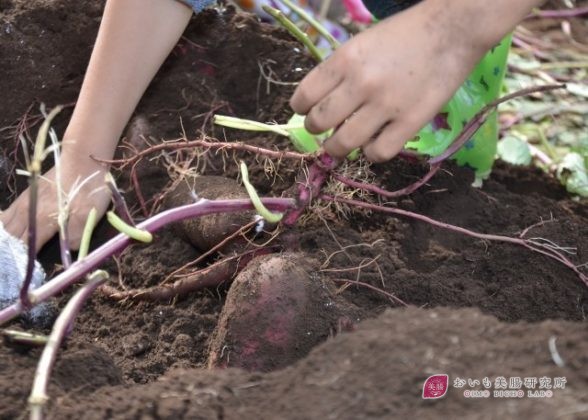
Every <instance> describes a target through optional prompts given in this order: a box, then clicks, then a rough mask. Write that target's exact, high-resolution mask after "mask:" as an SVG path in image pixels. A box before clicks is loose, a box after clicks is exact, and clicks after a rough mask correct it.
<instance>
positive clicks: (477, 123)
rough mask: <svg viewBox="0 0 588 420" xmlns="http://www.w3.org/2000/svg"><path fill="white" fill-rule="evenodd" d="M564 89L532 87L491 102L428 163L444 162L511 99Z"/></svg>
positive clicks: (551, 86) (559, 85) (559, 87)
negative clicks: (498, 108)
mask: <svg viewBox="0 0 588 420" xmlns="http://www.w3.org/2000/svg"><path fill="white" fill-rule="evenodd" d="M563 87H565V85H562V84H557V85H544V86H534V87H530V88H527V89H522V90H519V91H517V92H514V93H511V94H509V95H505V96H503V97H501V98H498V99H497V100H495V101H493V102H491V103H490V104H488V105H486V106H485V107H484V108H482V109H481V110H480V111H479V112H478V113H477V114H476V115H475V116H474V118H472V119H471V120H470V121H469V122H468V123H467V124H466V125H465V127H464V128H463V130H462V132H461V133H460V134H459V136H457V138H456V139H455V140H454V141H453V143H451V144H450V145H449V147H448V148H447V149H446V150H445V151H444V152H443V153H441V154H440V155H439V156H435V157H434V158H432V159H431V160H429V163H430V164H431V165H435V164H437V163H441V162H443V161H444V160H446V159H448V158H450V157H451V156H453V155H454V154H455V153H457V151H458V150H459V149H461V147H462V146H463V145H464V144H465V143H467V142H468V140H470V138H471V137H472V136H473V135H474V133H475V132H476V131H477V130H478V129H479V128H480V127H481V126H482V124H484V122H486V120H487V119H488V117H489V116H490V114H491V113H492V112H494V109H495V108H496V107H497V106H498V105H500V104H502V103H503V102H506V101H510V100H511V99H515V98H519V97H521V96H526V95H530V94H532V93H538V92H546V91H550V90H554V89H561V88H563Z"/></svg>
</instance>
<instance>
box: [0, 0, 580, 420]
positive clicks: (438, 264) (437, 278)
mask: <svg viewBox="0 0 588 420" xmlns="http://www.w3.org/2000/svg"><path fill="white" fill-rule="evenodd" d="M103 5H104V2H103V1H94V2H91V1H89V0H78V1H73V0H36V1H32V2H31V1H24V0H0V68H2V69H3V76H4V77H2V78H1V79H0V92H2V93H3V95H2V99H0V127H6V128H0V130H1V131H0V137H1V139H0V141H1V146H0V147H1V149H0V150H2V151H3V153H4V156H5V157H4V158H3V159H2V161H1V163H2V164H1V165H0V169H1V171H0V176H2V180H1V181H2V182H0V199H1V204H2V205H3V206H6V205H8V203H9V202H10V201H11V200H12V199H14V193H15V192H17V191H20V190H22V188H23V187H24V185H23V182H22V181H18V182H17V181H16V180H15V178H14V177H13V173H14V165H21V164H22V161H21V156H19V154H18V153H15V150H17V149H16V145H17V143H16V139H17V135H18V134H20V133H25V134H27V133H28V134H29V135H32V134H33V133H35V129H36V126H37V125H38V122H39V111H38V109H39V108H38V107H39V103H40V102H42V103H45V104H46V105H47V106H48V107H52V106H54V105H57V104H72V103H73V102H75V100H76V94H77V92H78V91H79V87H80V85H81V82H82V77H83V74H84V71H85V66H86V64H87V61H88V58H89V55H90V52H91V48H92V44H93V40H94V38H95V35H96V31H97V28H98V25H99V21H100V16H101V11H102V8H103ZM311 67H312V61H311V60H310V59H309V58H308V57H307V56H306V55H305V54H304V53H303V52H302V48H300V46H299V45H298V44H297V43H296V42H294V41H293V40H292V39H291V38H290V36H289V35H288V34H287V33H285V32H284V31H282V30H279V29H275V28H273V27H271V26H269V25H266V24H261V23H258V22H257V20H256V19H255V18H253V17H252V16H249V15H244V14H235V12H234V11H233V10H232V9H231V8H228V9H227V10H225V11H223V12H216V11H208V12H205V13H202V14H200V15H199V16H198V17H195V18H194V19H193V21H192V22H191V24H190V26H189V28H188V30H187V31H186V33H185V37H184V38H183V39H182V41H180V43H179V44H178V46H177V47H176V48H175V49H174V51H173V52H172V54H171V55H170V57H169V59H168V60H167V61H166V63H165V65H164V66H163V67H162V69H161V71H160V72H159V74H158V75H157V77H156V79H155V81H154V82H153V83H152V85H151V86H150V88H149V90H148V92H147V93H146V95H145V96H144V98H143V100H142V101H141V103H140V105H139V107H138V109H137V112H136V119H135V122H134V123H132V124H131V125H130V127H129V130H128V132H127V135H126V137H127V141H129V142H130V143H132V144H134V145H135V146H136V147H138V148H141V147H145V144H144V142H143V141H142V140H141V135H143V136H146V137H148V138H149V139H150V141H152V142H157V141H161V139H176V138H180V137H181V136H182V135H183V133H185V134H186V136H187V137H188V138H189V139H195V138H199V137H200V136H201V135H202V133H205V134H206V135H207V136H211V137H216V138H219V139H224V138H227V139H230V140H235V139H238V140H247V141H248V142H249V143H251V144H254V145H258V146H265V147H268V144H270V145H275V146H276V147H279V148H285V147H287V141H286V140H283V139H279V138H276V137H273V136H255V135H252V134H246V133H241V132H234V131H228V130H227V131H223V130H220V129H218V128H214V127H213V126H212V125H211V121H210V117H211V115H212V113H213V112H219V113H225V114H230V115H235V116H239V117H243V118H254V119H256V120H259V121H269V120H276V121H279V122H283V121H285V120H286V119H287V118H288V116H289V113H290V111H289V108H288V106H287V101H288V98H289V96H290V95H291V93H292V91H293V86H292V85H291V84H289V83H290V82H295V81H298V80H300V79H301V77H302V76H303V75H304V74H305V73H306V72H307V71H308V70H309V69H310V68H311ZM260 68H263V69H264V71H265V73H266V74H268V71H269V69H271V72H272V73H271V74H272V76H271V78H272V79H273V80H275V81H281V82H288V83H274V82H271V81H268V80H267V79H265V78H264V77H263V76H262V74H261V70H260ZM68 109H69V112H71V107H70V108H68ZM69 112H65V113H63V115H60V116H59V118H58V119H57V121H56V124H55V128H56V130H57V132H58V133H62V132H63V129H64V127H65V125H66V124H67V120H68V118H69V115H70V114H69ZM19 123H20V124H19ZM15 136H16V137H15ZM121 154H122V152H121ZM186 156H188V155H187V154H183V155H181V156H180V157H186ZM233 158H246V159H247V161H248V164H249V166H250V172H251V179H252V182H253V183H254V184H255V185H256V187H258V190H259V192H260V193H261V194H263V195H272V196H280V195H281V194H282V192H284V191H286V190H287V189H288V188H290V187H291V186H292V185H293V184H294V180H295V175H296V173H297V171H298V166H295V165H293V164H288V163H286V162H280V163H277V162H275V163H276V164H277V168H278V171H279V174H280V177H277V178H274V177H272V176H269V175H268V174H267V172H266V169H267V167H266V166H265V165H264V163H263V162H262V161H258V160H254V159H251V157H250V156H248V155H245V154H242V153H239V154H236V155H235V156H233V155H223V154H214V153H209V154H208V155H206V156H205V157H204V158H203V159H200V160H198V162H195V163H194V167H195V168H196V169H197V170H198V171H199V172H200V173H204V174H207V175H216V176H219V175H223V176H226V177H228V178H232V179H236V178H237V165H234V164H233ZM48 164H50V163H48ZM371 170H372V172H373V177H374V180H375V182H376V183H377V184H379V185H380V186H382V187H384V188H386V189H389V190H395V189H398V188H401V187H403V186H406V185H407V184H409V183H410V182H412V181H414V180H416V179H418V178H419V177H420V176H422V175H423V174H424V173H425V171H426V167H425V166H424V165H422V164H415V163H409V162H407V161H403V160H394V161H392V162H390V163H387V164H381V165H373V166H372V167H371ZM137 171H138V175H139V179H140V185H141V192H142V195H143V196H144V198H145V200H146V201H147V202H148V203H149V204H150V205H151V204H153V203H154V202H155V201H154V200H157V199H159V198H160V196H159V194H160V192H161V191H162V190H163V189H164V188H165V186H166V185H167V184H169V183H170V178H169V176H168V170H167V168H166V167H165V162H164V161H163V160H160V161H144V162H143V163H141V164H140V165H139V166H138V167H137ZM117 176H118V178H119V184H120V185H121V186H122V187H123V189H124V191H125V196H126V198H127V200H128V202H129V204H130V206H131V208H132V210H133V213H134V215H135V216H137V217H140V216H141V211H140V206H139V199H138V195H137V190H136V188H134V187H133V186H131V185H130V176H129V173H128V172H121V173H117ZM472 181H473V174H472V173H471V172H470V171H469V170H467V169H464V168H458V167H456V166H454V165H451V164H448V165H447V166H446V167H445V168H444V170H443V171H441V172H440V173H439V174H438V175H437V176H435V177H434V178H433V179H432V180H431V181H430V182H429V184H428V185H427V186H425V187H423V188H421V189H420V190H418V191H417V192H415V193H413V194H412V195H410V196H409V197H404V198H401V199H399V200H397V205H398V207H399V208H402V209H405V210H410V211H414V212H417V213H420V214H423V215H426V216H429V217H431V218H434V219H438V220H441V221H443V222H446V223H452V224H456V225H459V226H462V227H465V228H469V229H473V230H476V231H478V232H483V233H493V234H503V235H510V236H516V235H518V234H520V233H521V232H522V231H523V230H524V229H525V228H527V227H529V226H531V225H534V224H536V223H538V222H539V221H541V220H544V221H547V223H545V224H542V225H539V226H537V227H535V228H533V229H532V230H531V232H530V236H532V237H541V238H547V239H549V240H551V241H553V242H554V243H557V244H559V245H561V246H573V247H575V248H576V252H575V255H570V259H571V260H572V261H573V262H574V263H576V264H580V263H583V262H586V261H588V210H587V209H588V207H587V206H586V203H585V202H577V201H574V200H571V199H570V197H569V195H567V193H566V192H565V191H564V190H563V188H562V187H561V186H560V185H559V184H558V183H557V182H555V181H554V180H552V179H551V178H549V177H547V176H546V175H544V174H543V173H541V172H540V171H539V170H533V169H528V168H516V167H512V166H508V165H505V164H497V167H496V170H495V171H494V172H493V174H492V176H491V178H490V179H489V180H488V181H486V182H485V184H484V186H483V188H481V189H477V188H473V187H471V183H472ZM344 210H345V212H344V213H341V212H339V211H337V209H335V208H333V207H332V206H331V207H329V206H326V205H317V206H316V207H314V208H313V210H312V215H313V216H311V217H307V218H305V219H304V223H302V224H300V225H299V226H297V227H296V228H295V229H291V230H290V231H286V232H282V234H281V235H280V236H281V246H282V247H283V248H284V249H285V250H296V251H297V252H302V253H303V255H306V256H308V261H309V262H308V266H307V267H304V268H305V269H306V270H307V271H313V273H312V276H310V277H309V278H310V279H314V281H316V282H322V283H321V284H328V290H329V291H330V292H329V293H335V294H336V302H337V304H338V305H339V304H340V305H342V307H343V306H344V307H345V311H344V313H345V314H346V317H343V318H342V317H338V316H325V313H326V312H327V311H326V309H324V308H322V307H321V306H317V305H310V306H308V308H310V309H308V313H306V314H305V315H304V316H305V317H306V318H308V319H309V320H311V321H312V320H315V321H316V320H317V319H321V320H323V326H326V327H328V328H326V329H325V330H323V331H327V332H326V333H323V334H322V335H321V340H319V341H324V342H323V343H320V344H316V343H314V344H316V346H315V347H314V348H313V349H312V350H311V349H310V347H309V346H307V345H302V344H301V345H300V346H299V348H298V351H297V353H296V354H295V355H294V356H292V355H291V354H289V355H288V363H287V366H284V365H280V364H276V365H272V366H271V368H266V369H264V370H266V372H247V371H245V370H242V369H235V368H230V367H229V368H226V369H208V368H207V360H208V358H209V348H210V347H211V346H213V345H217V344H218V343H214V342H213V341H214V339H215V336H218V335H219V334H221V333H223V332H222V331H221V332H219V328H221V327H218V326H217V325H218V324H219V320H221V321H222V322H225V321H223V320H224V318H223V316H226V313H224V312H223V307H224V304H225V300H226V299H227V290H228V289H229V285H228V284H226V283H225V284H222V285H219V287H217V288H213V289H205V290H200V291H197V292H194V293H191V294H189V295H187V296H183V297H181V298H178V299H175V300H173V301H171V302H159V303H149V302H142V303H133V302H130V301H123V302H117V301H114V300H113V299H110V298H108V297H107V296H106V295H105V294H104V293H96V294H95V296H94V297H93V298H92V299H91V300H90V301H89V302H88V303H87V304H86V307H85V308H84V311H83V312H82V313H81V315H80V316H79V317H78V319H77V320H76V324H75V328H74V330H73V332H72V334H71V336H70V337H69V338H68V340H67V343H66V346H65V348H63V349H62V351H61V353H60V356H59V359H58V362H57V365H56V367H55V368H54V373H53V377H52V380H51V384H50V387H49V395H50V396H51V401H50V403H49V412H48V414H49V415H50V417H51V418H76V419H77V418H92V419H93V418H203V419H209V418H219V419H221V418H222V419H233V418H235V419H236V418H260V419H275V418H284V419H286V418H287V419H298V418H300V419H302V418H305V419H306V418H333V419H335V418H337V419H338V418H341V419H360V418H393V417H398V418H433V417H439V416H449V417H452V418H453V417H460V418H475V419H483V418H537V419H543V418H544V419H553V418H562V419H577V418H588V393H587V392H586V390H587V389H588V356H587V355H588V328H586V327H587V324H586V322H587V321H586V318H587V313H588V288H587V287H586V285H583V284H582V283H581V281H580V280H579V279H578V277H577V275H576V274H574V273H573V272H572V271H571V270H570V269H568V268H566V267H564V266H563V265H561V264H559V263H557V262H555V261H553V260H551V259H548V258H545V257H544V256H542V255H538V254H534V253H531V252H530V251H529V250H527V249H525V248H522V247H517V246H514V245H507V244H502V243H496V242H486V241H481V240H475V239H472V238H470V237H466V236H463V235H460V234H457V233H452V232H449V231H447V230H442V229H440V228H437V227H433V226H431V225H428V224H424V223H422V222H418V221H414V220H409V219H400V218H396V217H391V216H389V215H384V214H379V213H368V212H365V211H356V210H354V211H351V209H344ZM112 234H113V232H112V230H111V229H109V228H108V227H106V226H103V227H102V228H101V229H100V230H99V232H98V233H97V238H96V242H100V241H101V240H103V239H105V238H107V237H109V236H111V235H112ZM261 239H262V240H267V239H268V237H265V238H261ZM55 245H56V244H55V243H50V244H49V245H48V246H47V247H46V248H45V249H44V250H43V252H42V254H41V256H40V258H41V259H42V261H43V262H44V263H45V265H46V267H47V268H48V269H50V270H51V269H52V268H53V264H54V263H55V261H56V260H55V255H56V246H55ZM199 255H201V250H197V249H195V248H194V247H193V246H192V245H191V244H189V242H187V241H186V240H185V238H184V236H183V235H178V234H177V231H176V230H174V229H173V228H169V229H164V230H162V231H161V232H160V233H158V234H157V235H156V240H155V241H154V244H153V245H134V246H132V247H130V248H128V249H127V250H125V251H124V252H123V253H122V254H121V255H119V256H118V257H117V259H116V261H115V260H113V261H110V262H108V263H107V264H106V268H107V269H109V270H110V272H111V273H112V274H113V280H112V284H111V286H112V287H116V288H118V289H121V290H123V289H125V288H138V287H149V286H153V285H156V284H159V283H161V282H162V281H163V280H164V279H166V278H167V277H168V276H169V275H170V274H171V273H172V272H174V271H175V270H177V269H178V268H180V267H181V266H183V265H184V264H187V263H189V262H190V261H192V260H193V259H194V258H196V257H197V256H199ZM215 258H216V257H215V256H210V257H208V258H206V259H204V262H203V263H202V264H209V263H211V262H214V261H215ZM302 260H303V261H304V259H302ZM311 260H312V263H311V262H310V261H311ZM255 261H256V260H253V262H251V263H250V264H256V262H255ZM316 265H318V266H320V267H321V268H320V269H318V270H317V269H316ZM253 267H254V266H253ZM359 267H361V268H359ZM342 279H347V280H359V281H361V282H363V283H366V284H368V285H371V286H375V287H378V288H380V289H382V290H384V291H386V292H388V293H391V294H393V295H395V296H396V297H397V298H399V299H402V300H403V301H404V302H406V303H407V304H408V305H409V307H408V308H404V307H402V306H401V305H399V304H398V303H397V302H396V301H395V300H392V299H390V298H389V297H388V296H386V295H384V294H383V293H381V292H379V291H376V290H373V289H369V288H367V287H363V286H360V285H349V284H348V285H347V286H346V287H340V286H341V285H342V284H343V283H342V282H341V280H342ZM235 290H236V291H234V292H233V294H235V295H237V296H236V297H234V298H233V297H231V298H230V299H232V300H231V306H232V307H233V308H234V307H235V306H238V302H239V299H245V297H244V296H245V295H246V293H247V288H246V287H245V288H243V287H242V286H241V289H235ZM333 290H336V291H335V292H333ZM314 294H315V295H316V296H315V298H317V299H323V297H322V295H321V293H314ZM68 296H69V295H64V296H61V297H60V298H59V299H57V301H56V302H55V303H56V305H63V304H64V302H65V301H66V299H67V298H68ZM324 299H325V300H328V299H326V298H324ZM329 302H330V301H329ZM326 303H328V302H325V305H326ZM323 306H324V305H323ZM321 308H322V309H321ZM342 319H343V321H342ZM225 324H226V322H225ZM12 327H14V328H23V327H24V328H26V327H28V325H26V324H24V322H22V321H18V322H15V323H13V324H12ZM222 328H224V327H222ZM240 328H246V326H244V327H243V326H242V327H240ZM41 332H44V333H46V332H47V331H46V330H44V331H41ZM554 339H555V346H556V347H555V348H556V350H555V351H554V341H553V340H554ZM307 342H308V341H304V343H307ZM301 343H302V342H301ZM550 343H551V344H550ZM314 344H313V345H314ZM217 349H218V347H217ZM221 350H222V349H221ZM39 354H40V350H39V349H29V348H23V347H14V346H12V345H8V344H6V345H3V346H0V418H7V419H9V418H20V417H23V416H24V415H25V413H26V401H27V397H28V394H29V392H30V387H31V382H32V378H33V375H34V371H35V367H36V362H37V360H38V357H39ZM557 355H559V356H560V357H561V359H562V360H563V364H562V362H561V361H560V360H559V359H558V358H557ZM556 362H557V363H556ZM274 367H278V368H279V369H278V370H274V371H270V372H267V370H272V369H273V368H274ZM441 373H443V374H448V375H449V378H450V387H449V392H448V394H447V396H445V397H444V398H442V399H439V400H432V401H424V400H423V399H422V398H421V393H422V389H423V383H424V381H425V380H426V379H427V377H428V376H429V375H432V374H441ZM499 376H504V377H506V378H507V379H508V378H509V377H521V378H523V377H537V378H539V377H549V378H556V377H558V378H561V377H565V378H566V380H567V383H566V386H565V389H553V396H552V397H551V398H539V399H534V398H527V397H525V398H516V399H513V398H510V399H503V398H487V399H473V398H465V397H464V396H463V390H464V389H478V390H483V389H484V388H483V385H481V384H474V385H473V387H472V388H469V387H466V388H463V389H460V388H456V387H454V386H452V385H453V384H454V380H455V379H457V378H465V379H468V378H470V379H478V380H482V379H483V378H485V377H487V378H490V379H491V380H494V379H495V378H496V377H499Z"/></svg>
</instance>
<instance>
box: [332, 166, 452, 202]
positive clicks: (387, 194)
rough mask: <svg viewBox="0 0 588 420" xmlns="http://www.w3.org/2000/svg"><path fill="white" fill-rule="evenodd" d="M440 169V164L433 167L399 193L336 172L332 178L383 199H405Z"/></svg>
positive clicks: (398, 191)
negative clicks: (404, 197)
mask: <svg viewBox="0 0 588 420" xmlns="http://www.w3.org/2000/svg"><path fill="white" fill-rule="evenodd" d="M440 167H441V164H440V163H437V164H434V165H431V168H430V169H429V172H427V174H426V175H425V176H424V177H422V178H421V179H419V180H418V181H416V182H414V183H412V184H411V185H409V186H407V187H405V188H402V189H400V190H397V191H387V190H385V189H383V188H380V187H377V186H375V185H372V184H367V183H364V182H358V181H354V180H352V179H349V178H346V177H344V176H342V175H340V174H336V173H334V172H333V173H331V176H332V177H333V178H334V179H336V180H337V181H339V182H340V183H342V184H345V185H347V186H349V187H351V188H358V189H360V190H363V191H368V192H371V193H374V194H378V195H380V196H382V197H386V198H396V197H403V196H405V195H409V194H412V193H413V192H415V191H416V190H418V189H419V188H420V187H422V186H423V185H425V184H426V183H427V182H429V180H430V179H431V178H432V177H433V176H434V175H435V174H436V173H437V171H438V170H439V168H440Z"/></svg>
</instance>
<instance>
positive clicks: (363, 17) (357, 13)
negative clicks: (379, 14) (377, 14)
mask: <svg viewBox="0 0 588 420" xmlns="http://www.w3.org/2000/svg"><path fill="white" fill-rule="evenodd" d="M343 4H344V5H345V8H346V9H347V11H348V12H349V14H350V15H351V19H353V20H354V21H355V22H359V23H370V22H371V21H372V14H371V13H370V11H369V10H368V9H367V8H366V7H365V6H364V4H363V3H362V1H361V0H343Z"/></svg>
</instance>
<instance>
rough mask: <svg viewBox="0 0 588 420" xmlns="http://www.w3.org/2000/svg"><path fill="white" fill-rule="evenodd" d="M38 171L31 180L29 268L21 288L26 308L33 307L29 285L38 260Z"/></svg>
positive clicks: (21, 299) (23, 303) (21, 296)
mask: <svg viewBox="0 0 588 420" xmlns="http://www.w3.org/2000/svg"><path fill="white" fill-rule="evenodd" d="M37 185H38V184H37V173H36V172H35V171H32V173H31V178H30V182H29V189H30V197H29V230H28V244H29V247H28V250H27V251H28V260H27V270H26V273H25V278H24V281H23V282H22V286H21V288H20V301H21V302H22V305H23V307H24V308H27V309H28V308H30V307H31V300H30V298H29V287H30V286H31V280H32V279H33V273H34V271H35V262H36V260H37V258H36V257H37Z"/></svg>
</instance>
